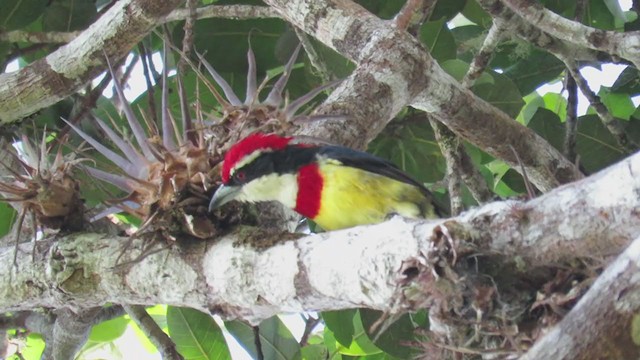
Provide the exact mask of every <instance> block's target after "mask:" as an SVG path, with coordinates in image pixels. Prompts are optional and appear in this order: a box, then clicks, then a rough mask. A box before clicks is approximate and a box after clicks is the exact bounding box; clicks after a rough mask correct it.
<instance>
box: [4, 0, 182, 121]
mask: <svg viewBox="0 0 640 360" xmlns="http://www.w3.org/2000/svg"><path fill="white" fill-rule="evenodd" d="M181 2H182V0H167V1H155V0H123V1H118V2H116V3H115V5H114V6H113V7H112V8H111V9H109V10H108V11H107V12H106V13H105V14H103V15H102V16H101V17H100V18H99V19H98V20H97V21H96V22H95V23H93V24H92V25H91V26H90V27H89V28H88V29H87V30H85V31H83V32H82V33H81V34H80V35H79V36H78V37H76V38H75V39H74V40H73V41H71V42H70V43H68V44H66V45H64V46H61V47H60V48H59V49H57V50H56V51H54V52H53V53H51V54H49V55H47V56H46V57H45V58H43V59H40V60H37V61H35V62H33V63H31V64H29V65H27V66H26V67H24V68H23V69H21V70H20V71H17V72H14V73H4V74H0V125H5V124H8V123H11V122H14V121H16V120H18V119H20V118H22V117H25V116H27V115H30V114H33V113H34V112H36V111H38V110H40V109H42V108H44V107H46V106H50V105H53V104H55V103H56V102H58V101H60V100H62V99H64V98H66V97H67V96H69V95H71V94H73V93H75V92H76V91H78V90H79V89H80V88H81V87H82V86H83V85H84V84H86V83H87V82H88V81H91V80H92V79H93V78H94V77H95V76H97V75H98V74H100V72H102V71H104V70H105V69H106V63H105V59H104V57H105V54H106V56H108V57H109V58H110V59H112V61H113V59H120V58H122V57H124V56H125V55H126V54H127V53H128V52H129V50H130V49H131V48H132V47H133V46H135V45H136V44H137V43H138V42H139V41H140V40H142V38H143V37H144V36H146V35H147V34H148V33H149V32H150V31H151V30H152V29H153V28H154V27H155V26H156V24H157V23H159V22H160V20H161V19H162V18H163V17H164V16H166V15H167V14H168V13H169V12H170V11H171V10H173V9H174V8H175V7H176V6H178V5H179V4H180V3H181Z"/></svg>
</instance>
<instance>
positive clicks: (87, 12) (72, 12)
mask: <svg viewBox="0 0 640 360" xmlns="http://www.w3.org/2000/svg"><path fill="white" fill-rule="evenodd" d="M97 15H98V12H97V10H96V7H95V5H94V3H93V1H92V0H55V1H53V2H52V3H51V4H50V5H49V6H47V9H46V10H45V12H44V16H43V19H42V26H43V30H45V31H74V30H82V29H85V28H86V27H88V26H89V25H90V24H91V23H92V22H93V21H94V20H95V19H96V17H97Z"/></svg>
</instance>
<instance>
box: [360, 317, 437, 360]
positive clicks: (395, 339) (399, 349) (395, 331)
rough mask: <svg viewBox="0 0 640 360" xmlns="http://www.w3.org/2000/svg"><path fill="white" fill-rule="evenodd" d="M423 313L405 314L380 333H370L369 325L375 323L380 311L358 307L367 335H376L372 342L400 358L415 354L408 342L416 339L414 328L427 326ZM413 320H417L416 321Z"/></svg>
mask: <svg viewBox="0 0 640 360" xmlns="http://www.w3.org/2000/svg"><path fill="white" fill-rule="evenodd" d="M424 315H425V314H424V313H422V314H418V315H417V316H415V317H414V315H413V314H405V315H403V316H402V317H400V318H399V319H398V320H396V321H395V322H394V323H393V324H391V325H390V326H389V327H388V328H387V329H386V330H385V331H384V332H383V333H382V334H379V335H378V334H376V333H370V332H369V331H370V329H371V326H372V325H373V324H375V323H376V322H377V321H378V320H379V319H380V317H381V316H382V312H380V311H376V310H370V309H360V316H361V317H362V324H363V327H364V329H365V330H367V332H368V333H369V337H371V338H373V337H374V336H375V335H378V339H377V340H376V341H375V342H374V343H375V345H376V346H377V347H379V348H380V349H382V350H383V351H385V352H386V353H387V354H390V355H393V356H396V357H399V358H401V359H410V358H414V357H415V356H416V355H418V354H417V352H416V350H417V349H416V348H412V347H411V346H409V345H408V344H409V343H411V342H416V341H418V340H419V339H418V337H417V333H416V329H418V328H425V329H426V326H427V321H426V316H424ZM415 320H418V322H419V323H418V322H416V321H415Z"/></svg>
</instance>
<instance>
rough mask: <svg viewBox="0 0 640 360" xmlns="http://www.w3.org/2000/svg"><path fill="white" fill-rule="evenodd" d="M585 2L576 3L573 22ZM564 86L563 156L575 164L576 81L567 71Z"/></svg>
mask: <svg viewBox="0 0 640 360" xmlns="http://www.w3.org/2000/svg"><path fill="white" fill-rule="evenodd" d="M586 5H587V4H586V0H577V1H576V10H575V13H574V16H573V18H574V20H576V21H578V22H580V21H581V20H582V16H583V14H584V9H585V7H586ZM565 73H566V76H565V84H564V88H565V89H566V90H567V94H568V95H567V119H566V121H565V124H564V125H565V134H564V156H566V157H567V159H569V161H571V162H572V163H574V164H575V163H576V160H577V153H576V139H577V135H578V87H577V85H576V81H575V79H574V78H573V76H571V72H570V71H569V70H568V69H567V70H566V71H565Z"/></svg>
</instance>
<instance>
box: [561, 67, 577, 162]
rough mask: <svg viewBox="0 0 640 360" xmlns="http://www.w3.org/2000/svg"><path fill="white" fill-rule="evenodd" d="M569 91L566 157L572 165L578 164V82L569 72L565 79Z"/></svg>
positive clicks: (565, 141) (565, 137)
mask: <svg viewBox="0 0 640 360" xmlns="http://www.w3.org/2000/svg"><path fill="white" fill-rule="evenodd" d="M565 89H567V93H568V96H567V120H566V121H565V123H564V125H565V134H564V156H566V157H567V159H569V161H571V162H572V163H575V162H576V157H577V153H576V138H577V135H578V86H577V85H576V81H575V79H574V78H573V76H571V73H570V72H569V71H567V74H566V78H565Z"/></svg>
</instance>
